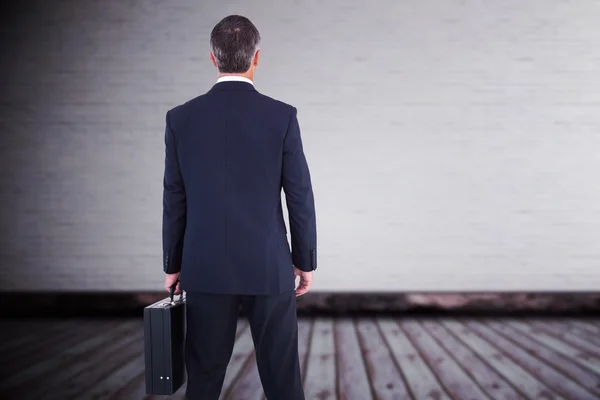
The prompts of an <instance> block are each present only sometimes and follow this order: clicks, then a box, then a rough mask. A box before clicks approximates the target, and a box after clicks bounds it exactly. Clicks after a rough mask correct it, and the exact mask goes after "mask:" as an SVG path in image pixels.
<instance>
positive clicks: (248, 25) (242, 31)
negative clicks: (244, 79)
mask: <svg viewBox="0 0 600 400" xmlns="http://www.w3.org/2000/svg"><path fill="white" fill-rule="evenodd" d="M259 43H260V33H259V32H258V29H256V26H254V24H253V23H252V22H251V21H250V20H249V19H248V18H246V17H243V16H241V15H229V16H227V17H225V18H223V19H222V20H221V21H219V23H218V24H217V25H215V27H214V28H213V30H212V32H211V34H210V45H211V47H212V51H213V54H214V56H215V60H216V62H217V67H218V68H219V72H223V73H243V72H246V71H248V69H249V68H250V64H251V63H252V58H253V57H254V55H255V54H256V51H257V50H258V49H259V47H258V45H259Z"/></svg>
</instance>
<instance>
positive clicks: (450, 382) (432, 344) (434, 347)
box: [388, 320, 488, 400]
mask: <svg viewBox="0 0 600 400" xmlns="http://www.w3.org/2000/svg"><path fill="white" fill-rule="evenodd" d="M400 326H401V328H402V329H403V330H404V332H405V334H406V336H407V338H408V339H409V340H410V341H411V342H412V344H413V345H414V347H415V349H416V350H417V351H418V353H419V354H420V357H421V358H422V359H423V361H424V362H425V363H426V364H427V366H428V368H429V369H430V370H431V371H432V372H433V374H435V376H436V377H437V380H439V381H440V382H441V383H442V385H443V386H444V387H445V389H446V391H447V392H448V393H449V394H450V395H451V396H452V397H453V398H456V399H464V400H469V399H470V400H481V399H486V398H488V395H487V394H486V393H485V392H484V391H482V390H481V388H480V387H479V385H477V384H476V383H475V382H474V381H473V380H472V379H471V377H470V376H469V375H467V374H466V373H465V371H464V370H463V369H462V368H461V366H460V365H459V364H458V363H457V362H456V360H455V359H454V358H452V356H451V355H450V354H449V353H448V352H447V351H446V350H445V349H444V348H443V347H441V346H440V345H439V343H438V342H437V341H436V340H435V339H434V338H433V337H432V336H431V335H430V334H429V332H427V331H426V330H425V328H424V327H423V325H422V324H420V323H419V322H418V321H414V320H403V321H402V322H401V323H400ZM388 340H390V339H388ZM405 352H406V353H409V350H408V347H407V348H406V349H405ZM410 362H412V361H410ZM407 364H408V362H407ZM400 366H401V367H402V364H400ZM407 375H408V374H407ZM408 379H409V384H411V380H410V378H408ZM429 379H431V378H429ZM411 387H412V386H411ZM413 393H415V395H416V394H417V393H418V391H417V390H414V389H413Z"/></svg>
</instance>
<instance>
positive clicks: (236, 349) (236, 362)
mask: <svg viewBox="0 0 600 400" xmlns="http://www.w3.org/2000/svg"><path fill="white" fill-rule="evenodd" d="M253 353H254V342H253V341H252V332H251V331H250V327H249V326H248V325H246V326H245V329H244V330H242V331H241V334H240V336H238V338H237V340H236V342H235V345H234V346H233V352H232V355H231V360H230V361H229V365H228V366H227V371H226V372H225V380H224V382H223V389H222V390H221V396H220V397H219V398H220V399H226V398H230V396H229V394H230V393H235V390H234V389H235V384H236V379H237V378H238V376H240V373H241V372H242V371H243V369H244V367H245V365H246V364H247V363H248V362H249V360H250V358H251V356H252V354H253Z"/></svg>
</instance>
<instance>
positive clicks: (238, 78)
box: [217, 75, 254, 85]
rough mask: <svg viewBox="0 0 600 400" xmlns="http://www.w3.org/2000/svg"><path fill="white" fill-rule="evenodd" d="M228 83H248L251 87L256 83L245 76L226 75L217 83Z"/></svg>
mask: <svg viewBox="0 0 600 400" xmlns="http://www.w3.org/2000/svg"><path fill="white" fill-rule="evenodd" d="M227 81H239V82H247V83H249V84H251V85H254V82H252V81H251V80H250V79H248V78H246V77H245V76H237V75H225V76H222V77H220V78H219V79H217V83H219V82H227Z"/></svg>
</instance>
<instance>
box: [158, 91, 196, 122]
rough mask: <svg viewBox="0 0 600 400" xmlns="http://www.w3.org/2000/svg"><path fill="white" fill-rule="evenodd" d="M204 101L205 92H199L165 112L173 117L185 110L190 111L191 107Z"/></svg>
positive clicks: (183, 112)
mask: <svg viewBox="0 0 600 400" xmlns="http://www.w3.org/2000/svg"><path fill="white" fill-rule="evenodd" d="M204 101H206V93H204V94H201V95H199V96H196V97H194V98H193V99H189V100H187V101H185V102H184V103H181V104H178V105H176V106H174V107H172V108H170V109H168V110H167V114H168V115H170V116H171V118H173V117H179V116H181V115H183V114H185V113H186V111H190V109H191V108H193V107H195V106H197V105H199V104H202V103H203V102H204Z"/></svg>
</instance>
